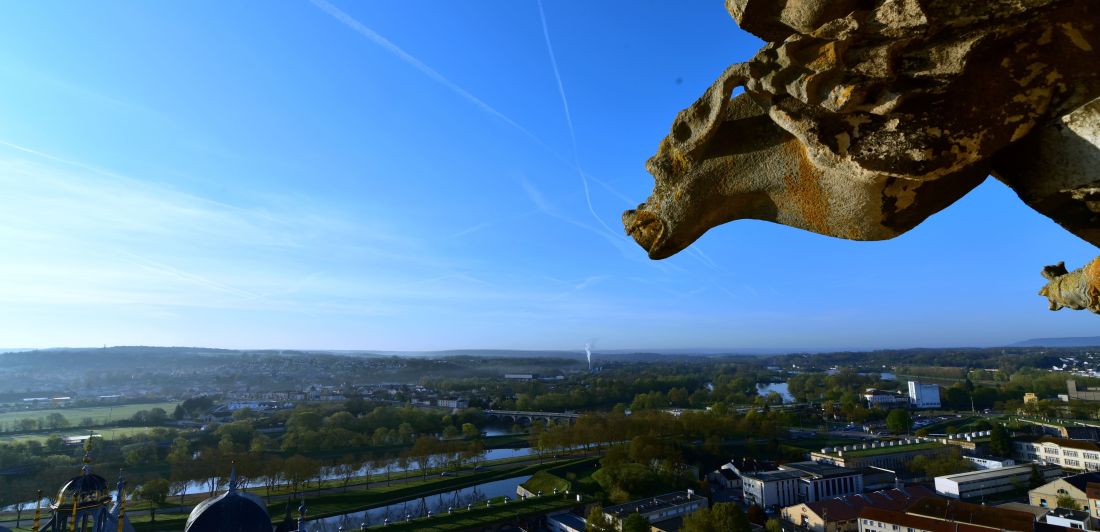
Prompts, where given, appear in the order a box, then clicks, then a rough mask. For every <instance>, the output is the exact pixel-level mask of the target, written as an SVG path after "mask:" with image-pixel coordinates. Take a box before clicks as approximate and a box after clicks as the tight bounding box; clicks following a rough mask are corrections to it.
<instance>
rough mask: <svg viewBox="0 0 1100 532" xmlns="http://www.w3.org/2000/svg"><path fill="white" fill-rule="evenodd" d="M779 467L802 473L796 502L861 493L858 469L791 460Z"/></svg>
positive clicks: (861, 477) (861, 480)
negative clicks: (791, 461)
mask: <svg viewBox="0 0 1100 532" xmlns="http://www.w3.org/2000/svg"><path fill="white" fill-rule="evenodd" d="M779 469H780V470H783V471H797V472H799V473H801V474H802V478H800V479H799V482H798V502H814V501H819V500H821V499H828V498H832V497H843V496H845V495H855V494H857V493H863V473H862V472H860V471H859V470H858V469H848V468H846V467H841V466H836V465H833V464H827V463H824V462H793V463H789V464H784V465H781V466H779Z"/></svg>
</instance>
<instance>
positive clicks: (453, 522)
mask: <svg viewBox="0 0 1100 532" xmlns="http://www.w3.org/2000/svg"><path fill="white" fill-rule="evenodd" d="M579 504H584V503H583V502H577V500H576V499H575V498H571V499H566V498H564V497H561V496H549V497H539V498H532V499H527V500H526V501H512V502H510V503H508V504H503V501H502V500H501V499H500V498H497V499H493V506H492V507H490V508H487V507H485V506H484V505H482V506H481V507H479V508H474V509H472V510H465V509H461V510H458V511H456V512H455V513H454V514H452V515H441V516H434V517H424V518H420V519H413V520H412V521H410V522H408V523H404V522H401V523H391V524H390V525H389V526H387V527H385V528H386V530H478V529H481V530H484V529H486V528H488V527H490V526H491V525H494V524H499V523H506V522H508V521H510V520H513V519H518V518H520V517H522V516H524V515H532V514H542V513H546V512H550V511H553V510H563V509H566V508H570V507H573V506H577V505H579Z"/></svg>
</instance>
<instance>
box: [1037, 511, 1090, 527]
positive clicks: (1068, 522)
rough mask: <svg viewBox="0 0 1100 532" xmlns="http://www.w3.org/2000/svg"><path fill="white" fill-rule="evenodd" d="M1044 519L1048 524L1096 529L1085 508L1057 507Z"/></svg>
mask: <svg viewBox="0 0 1100 532" xmlns="http://www.w3.org/2000/svg"><path fill="white" fill-rule="evenodd" d="M1043 520H1044V521H1046V523H1047V524H1048V525H1054V526H1061V527H1065V528H1075V529H1077V530H1095V528H1096V527H1094V526H1093V519H1092V518H1091V517H1089V513H1088V512H1086V511H1084V510H1071V509H1069V508H1055V509H1053V510H1051V511H1049V512H1047V514H1046V515H1045V516H1043Z"/></svg>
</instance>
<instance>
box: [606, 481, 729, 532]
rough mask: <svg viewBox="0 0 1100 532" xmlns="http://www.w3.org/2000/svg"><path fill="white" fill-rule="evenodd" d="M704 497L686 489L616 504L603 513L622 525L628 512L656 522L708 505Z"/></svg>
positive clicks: (686, 513)
mask: <svg viewBox="0 0 1100 532" xmlns="http://www.w3.org/2000/svg"><path fill="white" fill-rule="evenodd" d="M709 506H710V505H709V503H708V502H707V498H706V497H701V496H699V495H696V494H695V492H694V491H692V490H687V491H686V492H685V491H677V492H673V493H666V494H664V495H658V496H656V497H650V498H648V499H641V500H637V501H631V502H628V503H624V504H619V505H616V506H611V507H608V508H604V510H603V513H604V515H605V516H607V518H608V519H609V520H611V521H612V522H615V523H618V526H619V527H620V530H621V527H622V521H623V520H624V519H626V518H627V517H629V516H630V514H633V513H638V514H641V515H642V517H645V518H646V519H648V520H649V522H650V523H654V524H656V523H658V522H661V521H666V520H669V519H675V518H678V517H683V516H685V515H688V514H690V513H693V512H695V511H698V510H702V509H703V508H707V507H709Z"/></svg>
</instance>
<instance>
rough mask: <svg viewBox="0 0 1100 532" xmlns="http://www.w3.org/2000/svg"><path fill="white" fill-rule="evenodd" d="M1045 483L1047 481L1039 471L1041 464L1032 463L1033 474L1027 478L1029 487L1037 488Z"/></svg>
mask: <svg viewBox="0 0 1100 532" xmlns="http://www.w3.org/2000/svg"><path fill="white" fill-rule="evenodd" d="M1043 484H1046V481H1044V479H1043V475H1042V474H1040V473H1039V466H1037V465H1035V464H1031V476H1030V477H1028V479H1027V487H1028V489H1035V488H1038V487H1039V486H1042V485H1043Z"/></svg>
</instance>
